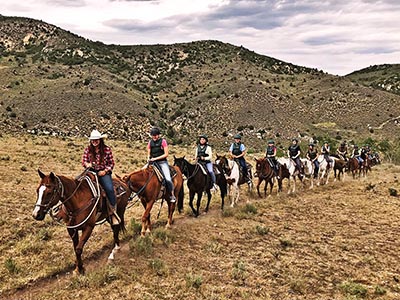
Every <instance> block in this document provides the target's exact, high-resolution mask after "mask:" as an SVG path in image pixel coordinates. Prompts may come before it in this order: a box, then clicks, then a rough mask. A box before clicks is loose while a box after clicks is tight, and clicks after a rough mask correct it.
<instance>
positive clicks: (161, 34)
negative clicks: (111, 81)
mask: <svg viewBox="0 0 400 300" xmlns="http://www.w3.org/2000/svg"><path fill="white" fill-rule="evenodd" d="M0 14H2V15H4V16H23V17H29V18H34V19H39V20H42V21H45V22H47V23H50V24H54V25H57V26H59V27H61V28H63V29H66V30H69V31H71V32H73V33H75V34H78V35H80V36H83V37H85V38H88V39H91V40H94V41H102V42H104V43H106V44H122V45H136V44H171V43H178V42H190V41H195V40H208V39H212V40H219V41H222V42H226V43H231V44H233V45H237V46H240V45H242V46H244V47H246V48H248V49H250V50H253V51H255V52H257V53H259V54H264V55H268V56H271V57H274V58H278V59H281V60H284V61H286V62H291V63H294V64H297V65H302V66H306V67H312V68H318V69H319V70H323V71H325V72H328V73H331V74H338V75H345V74H348V73H350V72H352V71H354V70H358V69H361V68H365V67H368V66H370V65H375V64H383V63H400V61H399V60H400V17H399V16H400V0H380V1H378V0H326V1H324V0H265V1H263V0H253V1H246V0H23V1H21V0H0Z"/></svg>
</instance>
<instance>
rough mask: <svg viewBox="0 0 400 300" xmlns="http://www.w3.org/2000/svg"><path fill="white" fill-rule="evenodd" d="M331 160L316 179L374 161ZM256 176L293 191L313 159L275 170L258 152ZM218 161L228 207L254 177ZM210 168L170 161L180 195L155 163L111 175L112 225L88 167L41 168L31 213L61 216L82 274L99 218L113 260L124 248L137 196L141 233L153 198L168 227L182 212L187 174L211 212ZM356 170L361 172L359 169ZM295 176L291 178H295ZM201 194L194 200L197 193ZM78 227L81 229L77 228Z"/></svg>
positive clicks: (309, 172) (310, 171) (310, 174)
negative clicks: (73, 171)
mask: <svg viewBox="0 0 400 300" xmlns="http://www.w3.org/2000/svg"><path fill="white" fill-rule="evenodd" d="M332 159H333V165H332V166H328V164H327V163H326V161H325V162H324V159H323V158H322V159H321V161H320V169H319V172H318V176H317V178H316V179H315V180H317V184H322V183H324V184H327V183H328V179H329V174H330V171H331V170H332V169H333V170H334V173H335V179H336V176H337V175H336V172H338V178H339V180H340V175H341V174H343V175H344V171H345V170H348V171H349V172H351V173H352V174H353V177H355V176H356V174H358V176H360V175H361V174H364V175H366V172H368V170H370V167H371V166H372V164H373V163H372V162H371V161H369V160H365V163H364V165H362V166H359V164H358V161H357V160H356V159H355V158H354V159H349V160H348V161H347V162H346V161H344V160H341V159H339V158H332ZM255 161H256V172H255V176H256V177H257V179H258V181H257V185H256V186H257V192H258V195H259V197H262V195H261V193H260V185H261V183H262V182H265V187H264V196H266V195H267V186H268V184H269V185H270V192H269V193H270V195H271V193H272V189H273V186H274V182H275V181H277V182H278V192H281V191H282V181H283V180H284V179H288V193H290V192H295V190H296V178H298V179H299V180H300V181H302V182H304V179H305V178H308V179H309V180H310V183H311V184H310V188H312V187H313V182H314V165H313V164H312V163H311V162H310V161H308V160H306V159H303V160H302V162H303V165H304V177H302V176H301V175H300V174H299V170H298V169H297V168H295V166H294V163H293V161H291V160H290V159H288V158H280V159H278V161H279V169H278V172H277V173H276V172H275V171H274V170H272V167H271V165H270V164H269V162H268V160H267V159H266V158H260V159H257V158H255ZM213 165H214V172H215V174H216V184H217V185H218V187H219V194H220V197H221V209H224V203H225V197H229V199H230V201H231V206H234V205H235V204H236V203H237V201H238V199H239V195H240V186H241V185H244V184H246V185H248V190H249V192H250V193H251V191H252V188H253V183H252V181H250V182H249V181H247V180H245V178H244V176H243V174H242V172H241V170H240V168H239V164H238V163H237V162H236V161H235V160H232V159H229V158H228V157H226V156H224V155H222V156H219V155H217V159H216V161H215V164H213ZM248 167H249V170H250V172H249V173H250V174H249V176H250V178H252V171H251V168H252V166H251V165H249V166H248ZM206 170H207V168H204V167H202V166H201V165H200V164H198V163H196V164H192V163H190V162H189V161H187V160H186V159H185V157H180V158H179V157H175V156H174V166H171V174H173V175H172V177H173V183H174V188H175V189H174V195H175V197H176V199H177V203H175V201H171V200H170V196H169V195H170V193H167V192H166V188H165V186H164V185H163V180H162V178H160V177H159V176H158V175H157V172H156V170H155V167H154V166H151V165H149V166H147V167H145V168H142V169H140V170H137V171H134V172H131V173H130V174H128V175H125V176H124V177H123V178H121V177H119V176H117V177H115V178H113V183H114V188H115V191H116V195H117V214H118V216H119V218H120V220H121V222H120V223H119V224H117V225H113V224H112V222H111V218H110V215H109V212H108V210H107V204H106V203H107V202H106V196H105V193H104V191H102V190H101V187H99V189H100V190H101V191H100V193H99V195H96V193H94V191H93V188H91V185H93V184H92V183H91V182H96V180H95V179H96V178H95V175H93V174H91V173H90V172H88V171H87V170H86V171H85V172H84V173H83V174H82V175H81V176H78V177H77V178H69V177H67V176H64V175H57V174H55V173H53V172H51V173H50V174H48V175H46V174H44V173H43V172H41V171H40V170H38V174H39V176H40V182H39V185H38V187H37V189H36V193H37V200H36V204H35V207H34V210H33V213H32V215H33V217H34V218H35V219H36V220H43V219H44V218H45V216H46V214H47V213H50V215H51V216H52V217H53V218H55V219H56V220H63V222H64V224H65V225H66V229H67V231H68V234H69V236H70V237H71V240H72V242H73V247H74V251H75V256H76V263H75V269H74V273H75V274H84V272H85V268H84V265H83V261H82V252H83V248H84V246H85V244H86V242H87V241H88V239H89V237H90V235H91V234H92V231H93V229H94V227H95V226H96V225H97V224H101V223H103V222H106V221H107V222H108V223H109V224H110V226H111V228H112V231H113V237H114V247H113V249H112V251H111V253H110V255H109V257H108V259H109V260H113V259H114V255H115V253H116V252H117V251H118V250H119V249H120V240H119V233H120V232H121V231H125V220H124V214H125V210H126V208H127V205H128V203H129V202H130V201H132V199H133V198H136V197H137V198H139V199H140V201H141V203H142V206H143V208H144V212H143V214H142V217H141V222H142V228H141V235H142V236H144V235H145V234H146V233H148V232H150V231H151V219H150V216H151V210H152V208H153V205H154V203H155V202H156V201H157V200H158V199H161V201H162V202H161V204H162V203H163V202H164V201H165V202H166V203H167V205H168V221H167V225H166V227H170V226H171V225H172V222H173V214H174V211H175V206H176V204H177V206H178V211H179V212H182V210H183V202H184V176H185V177H186V180H187V186H188V189H189V206H190V208H191V210H192V212H193V215H194V216H195V217H197V216H199V214H200V204H201V199H202V195H203V193H205V194H206V195H207V205H206V208H205V211H206V212H207V211H208V209H209V205H210V200H211V198H212V192H211V189H212V187H213V184H212V182H211V178H210V175H209V174H208V173H207V171H206ZM357 172H358V173H357ZM292 182H293V184H292ZM196 195H197V201H196V206H194V205H193V202H194V198H195V196H196ZM79 233H80V234H79Z"/></svg>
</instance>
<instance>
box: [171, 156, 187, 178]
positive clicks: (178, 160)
mask: <svg viewBox="0 0 400 300" xmlns="http://www.w3.org/2000/svg"><path fill="white" fill-rule="evenodd" d="M187 163H188V161H187V160H186V159H185V156H183V157H176V156H175V155H174V166H177V167H178V168H179V169H180V170H181V172H182V173H183V174H185V176H188V173H189V171H188V167H187Z"/></svg>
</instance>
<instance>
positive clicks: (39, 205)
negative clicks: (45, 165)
mask: <svg viewBox="0 0 400 300" xmlns="http://www.w3.org/2000/svg"><path fill="white" fill-rule="evenodd" d="M38 173H39V176H40V178H41V180H40V183H39V186H38V187H37V189H36V193H37V200H36V204H35V208H34V210H33V212H32V216H33V218H34V219H36V220H39V221H42V220H43V219H44V217H45V216H46V213H47V212H48V211H49V210H50V209H51V208H52V207H53V206H55V205H56V204H57V203H58V201H59V200H60V199H61V198H62V197H63V193H64V186H63V184H62V182H61V180H60V178H58V177H57V176H56V175H55V174H54V173H53V172H51V173H50V174H49V175H45V174H44V173H43V172H42V171H40V170H38Z"/></svg>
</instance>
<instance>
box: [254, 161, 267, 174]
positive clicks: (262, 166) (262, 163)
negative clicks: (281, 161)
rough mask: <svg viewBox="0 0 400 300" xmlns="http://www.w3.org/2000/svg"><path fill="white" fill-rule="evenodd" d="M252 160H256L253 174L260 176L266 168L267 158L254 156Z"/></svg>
mask: <svg viewBox="0 0 400 300" xmlns="http://www.w3.org/2000/svg"><path fill="white" fill-rule="evenodd" d="M254 160H255V161H256V172H255V174H254V175H255V176H257V177H259V178H262V175H263V172H264V170H265V168H266V163H267V160H266V159H265V158H255V157H254Z"/></svg>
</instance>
